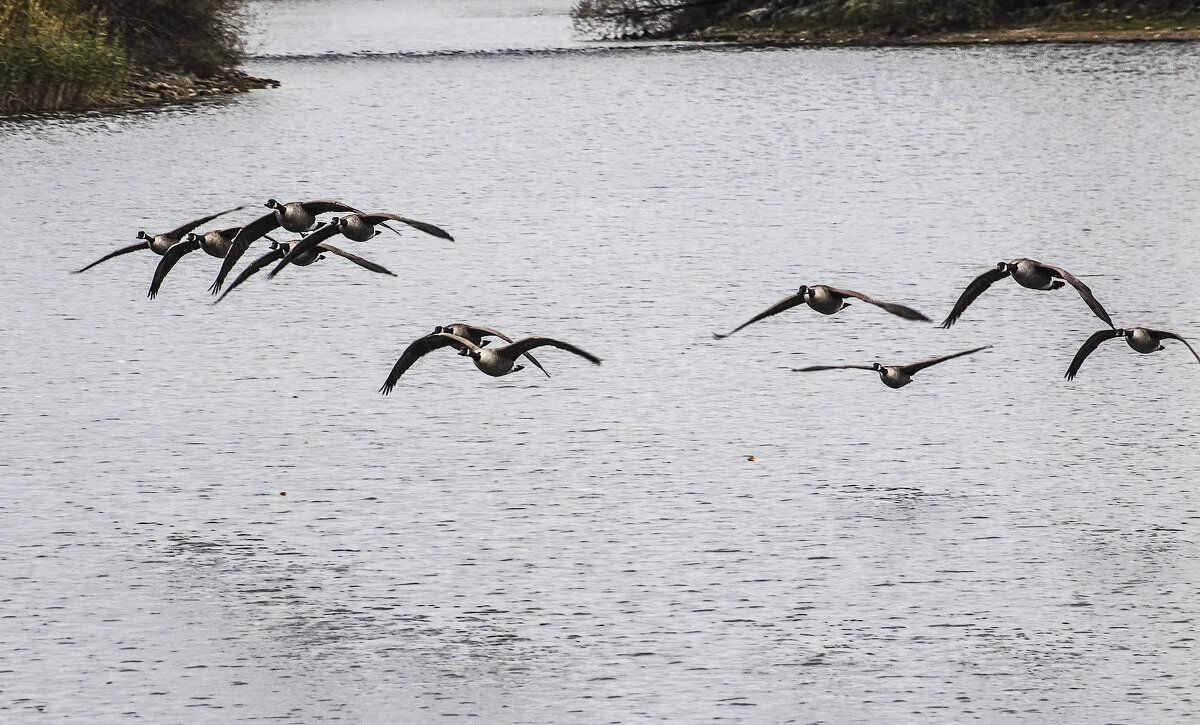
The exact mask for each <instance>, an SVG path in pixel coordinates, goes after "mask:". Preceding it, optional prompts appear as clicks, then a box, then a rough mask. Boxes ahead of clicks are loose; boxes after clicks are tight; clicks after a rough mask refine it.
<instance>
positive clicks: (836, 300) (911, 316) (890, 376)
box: [713, 258, 1200, 388]
mask: <svg viewBox="0 0 1200 725" xmlns="http://www.w3.org/2000/svg"><path fill="white" fill-rule="evenodd" d="M1005 277H1012V278H1013V279H1014V280H1016V282H1017V284H1019V285H1021V286H1022V287H1027V288H1029V289H1035V290H1056V289H1059V288H1061V287H1063V286H1065V285H1068V284H1069V285H1071V286H1072V287H1074V288H1075V291H1077V292H1078V293H1079V296H1080V297H1082V298H1083V301H1084V303H1086V304H1087V306H1088V308H1089V309H1090V310H1091V311H1092V312H1093V313H1094V314H1095V315H1096V317H1099V318H1100V319H1101V320H1104V323H1105V324H1107V325H1108V328H1109V329H1106V330H1100V331H1099V332H1095V333H1093V334H1092V335H1091V336H1090V337H1088V339H1087V340H1084V342H1083V345H1081V346H1080V348H1079V351H1078V352H1076V353H1075V358H1074V359H1073V360H1071V364H1070V366H1069V367H1068V368H1067V373H1066V375H1065V377H1066V378H1067V380H1072V379H1074V378H1075V376H1076V375H1077V374H1079V368H1080V367H1082V366H1083V361H1084V360H1086V359H1087V357H1088V355H1091V354H1092V351H1093V350H1095V349H1096V348H1097V347H1099V346H1100V343H1102V342H1104V341H1105V340H1111V339H1113V338H1114V337H1124V338H1125V342H1126V343H1127V344H1128V345H1129V347H1131V348H1133V349H1134V350H1136V351H1138V352H1140V353H1151V352H1157V351H1158V350H1162V349H1163V345H1162V341H1163V340H1178V341H1180V342H1182V343H1183V344H1184V345H1185V346H1187V349H1188V350H1190V351H1191V353H1192V355H1193V356H1195V358H1196V361H1197V362H1200V354H1197V353H1196V351H1195V349H1193V348H1192V346H1191V345H1190V344H1188V341H1187V340H1184V339H1183V338H1182V337H1180V336H1179V335H1177V334H1175V333H1174V332H1168V331H1166V330H1152V329H1150V328H1148V327H1130V328H1118V327H1116V326H1115V325H1113V322H1112V318H1111V317H1109V314H1108V312H1107V311H1106V310H1105V309H1104V306H1103V305H1101V304H1100V302H1099V301H1098V300H1097V299H1096V297H1095V295H1093V294H1092V290H1091V289H1090V288H1089V287H1088V286H1087V285H1086V284H1084V283H1083V282H1082V281H1080V279H1079V278H1078V277H1076V276H1075V275H1073V274H1071V273H1070V272H1068V271H1066V270H1065V269H1062V268H1061V267H1052V266H1050V265H1048V264H1042V263H1041V262H1038V261H1036V260H1033V259H1025V258H1021V259H1014V260H1012V261H1009V262H998V263H997V264H996V266H995V267H993V268H991V269H989V270H988V271H986V272H984V273H983V274H981V275H979V276H978V277H976V278H975V279H973V280H971V283H970V284H968V285H967V288H966V289H965V290H963V293H962V294H961V295H959V297H958V301H957V302H955V303H954V308H953V309H951V310H950V314H949V315H947V316H946V319H945V320H943V321H942V324H941V325H940V327H942V328H948V327H950V326H951V325H953V324H954V323H955V322H957V321H958V318H959V317H962V314H963V313H964V312H966V310H967V308H968V307H970V306H971V303H972V302H974V301H975V300H976V299H977V298H978V297H979V296H980V295H981V294H983V293H984V292H986V291H987V290H988V288H989V287H991V286H992V285H993V284H995V283H996V282H999V281H1000V280H1002V279H1004V278H1005ZM847 298H854V299H857V300H861V301H863V302H866V303H868V304H871V305H875V306H876V307H879V308H881V309H884V310H887V311H888V312H890V313H892V314H893V315H896V316H897V317H903V318H904V319H906V320H918V321H921V322H931V320H930V319H929V318H928V317H926V316H925V315H923V314H921V313H920V312H918V311H916V310H914V309H913V308H911V307H906V306H904V305H900V304H896V303H894V302H883V301H882V300H877V299H875V298H873V297H868V296H867V295H864V294H863V293H861V292H855V291H854V290H848V289H838V288H837V287H827V286H825V285H814V286H812V287H809V286H806V285H801V286H800V289H798V290H797V291H796V294H794V295H789V296H787V297H784V298H783V299H782V300H780V301H778V302H776V303H775V304H773V305H771V306H770V307H768V308H767V309H765V310H763V311H762V312H760V313H758V314H757V315H755V316H754V317H751V318H750V319H749V320H747V321H746V322H743V323H742V324H741V325H738V326H737V327H735V328H734V329H733V330H731V331H730V332H728V333H725V334H720V333H716V332H714V333H713V337H715V338H716V339H718V340H721V339H724V338H726V337H729V336H730V335H732V334H733V333H735V332H737V331H738V330H740V329H742V328H744V327H746V326H747V325H752V324H754V323H755V322H758V321H759V320H763V319H766V318H767V317H771V316H772V315H777V314H779V313H780V312H783V311H785V310H790V309H791V308H793V307H796V306H798V305H801V304H806V305H808V306H809V307H811V308H812V309H814V310H816V311H817V312H820V313H821V314H823V315H832V314H836V313H837V312H840V311H842V310H843V309H845V308H846V307H849V306H850V303H849V302H846V299H847ZM989 347H991V345H984V346H982V347H976V348H972V349H970V350H963V351H962V352H956V353H953V354H951V355H943V356H942V357H935V358H932V359H930V360H923V361H921V362H918V363H912V364H910V365H882V364H880V363H873V364H871V365H813V366H810V367H805V368H793V370H795V371H796V372H812V371H817V370H843V369H847V368H851V369H855V370H873V371H875V372H877V373H879V379H880V380H882V381H883V384H884V385H886V386H888V387H889V388H902V387H904V386H905V385H908V384H909V383H910V382H912V376H913V375H915V374H916V373H918V372H920V371H921V370H924V369H925V368H927V367H930V366H932V365H937V364H938V363H941V362H945V361H947V360H953V359H954V358H956V357H962V356H964V355H970V354H972V353H976V352H979V351H980V350H986V349H988V348H989Z"/></svg>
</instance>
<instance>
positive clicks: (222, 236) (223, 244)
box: [146, 227, 275, 299]
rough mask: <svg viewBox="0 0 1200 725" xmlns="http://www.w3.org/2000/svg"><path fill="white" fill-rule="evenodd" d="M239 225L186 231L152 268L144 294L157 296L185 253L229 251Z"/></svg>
mask: <svg viewBox="0 0 1200 725" xmlns="http://www.w3.org/2000/svg"><path fill="white" fill-rule="evenodd" d="M241 229H242V228H241V227H230V228H229V229H218V230H215V231H211V232H205V233H204V234H196V233H194V232H188V234H187V235H186V236H185V237H184V238H183V241H182V242H179V243H178V244H173V245H171V248H170V249H168V250H167V253H166V254H164V255H163V258H162V259H160V260H159V261H158V267H157V268H156V269H155V270H154V279H153V280H151V282H150V291H149V292H147V293H146V296H147V297H149V298H150V299H154V298H155V297H157V296H158V290H159V288H161V287H162V283H163V280H164V279H166V278H167V274H169V273H170V271H171V270H172V269H173V268H174V267H175V263H176V262H178V261H179V260H180V259H183V257H184V256H185V255H188V254H191V253H192V252H194V251H196V250H197V249H203V250H204V251H205V252H207V253H208V254H210V255H212V256H214V257H224V256H225V253H226V252H228V251H229V245H230V243H231V242H232V241H233V238H234V237H235V236H237V233H238V232H239V231H241ZM263 237H264V238H265V239H268V240H270V241H272V242H274V241H275V240H274V239H271V235H269V234H264V235H263Z"/></svg>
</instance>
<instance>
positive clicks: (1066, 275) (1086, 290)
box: [1038, 262, 1113, 327]
mask: <svg viewBox="0 0 1200 725" xmlns="http://www.w3.org/2000/svg"><path fill="white" fill-rule="evenodd" d="M1038 266H1039V267H1041V268H1042V269H1044V270H1046V271H1047V272H1049V273H1050V274H1052V275H1054V276H1055V277H1059V278H1061V279H1063V280H1065V281H1066V282H1067V284H1069V285H1071V286H1072V287H1074V288H1075V291H1076V292H1078V293H1079V296H1080V297H1082V298H1083V301H1084V302H1086V303H1087V306H1088V308H1089V309H1091V311H1092V312H1093V313H1095V315H1096V317H1099V318H1100V319H1101V320H1104V322H1105V324H1107V325H1108V326H1109V327H1112V326H1113V322H1112V318H1111V317H1109V316H1108V312H1107V311H1106V310H1105V309H1104V305H1102V304H1100V302H1099V301H1098V300H1097V299H1096V298H1095V296H1093V295H1092V289H1091V288H1090V287H1088V286H1087V285H1086V284H1084V283H1083V282H1082V281H1081V280H1080V279H1079V278H1078V277H1076V276H1075V275H1073V274H1071V273H1070V272H1068V271H1067V270H1065V269H1062V268H1061V267H1051V266H1050V265H1048V264H1042V263H1040V262H1039V263H1038Z"/></svg>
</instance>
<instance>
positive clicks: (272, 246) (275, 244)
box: [271, 242, 283, 252]
mask: <svg viewBox="0 0 1200 725" xmlns="http://www.w3.org/2000/svg"><path fill="white" fill-rule="evenodd" d="M281 247H283V245H282V244H280V243H279V242H271V251H272V252H274V251H275V250H276V249H279V248H281Z"/></svg>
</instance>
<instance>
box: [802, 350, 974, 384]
mask: <svg viewBox="0 0 1200 725" xmlns="http://www.w3.org/2000/svg"><path fill="white" fill-rule="evenodd" d="M989 347H991V345H984V346H982V347H975V348H971V349H970V350H963V351H962V352H956V353H954V354H952V355H943V356H941V357H935V358H932V359H930V360H922V361H921V362H918V363H912V364H911V365H881V364H880V363H874V364H872V365H813V366H811V367H806V368H792V370H793V371H794V372H798V373H807V372H813V371H816V370H843V369H846V368H852V369H855V370H874V371H875V372H877V373H879V379H880V380H882V381H883V384H884V385H886V386H888V387H889V388H903V387H904V386H905V385H908V384H909V383H911V382H912V376H913V375H916V374H917V373H918V372H920V371H922V370H924V369H925V368H927V367H930V366H931V365H937V364H938V363H943V362H946V361H947V360H953V359H954V358H956V357H962V356H963V355H971V354H973V353H977V352H979V351H980V350H986V349H988V348H989Z"/></svg>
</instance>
